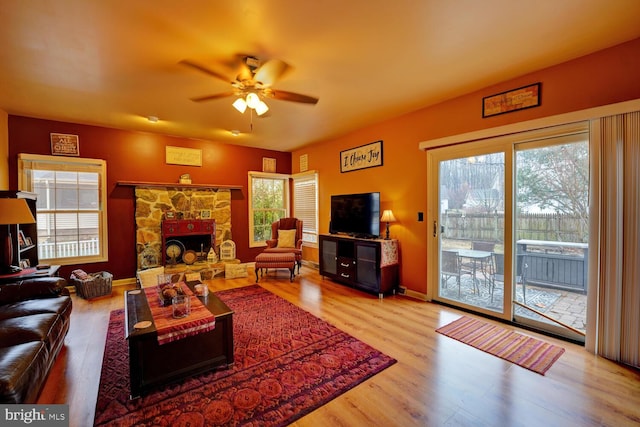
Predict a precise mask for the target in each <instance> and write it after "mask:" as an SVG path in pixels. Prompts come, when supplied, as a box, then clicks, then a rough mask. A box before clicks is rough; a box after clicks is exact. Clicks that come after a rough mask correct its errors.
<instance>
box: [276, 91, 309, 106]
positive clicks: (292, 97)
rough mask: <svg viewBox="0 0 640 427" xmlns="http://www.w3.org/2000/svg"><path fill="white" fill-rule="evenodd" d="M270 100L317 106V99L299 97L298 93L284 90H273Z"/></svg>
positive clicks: (304, 96) (305, 96)
mask: <svg viewBox="0 0 640 427" xmlns="http://www.w3.org/2000/svg"><path fill="white" fill-rule="evenodd" d="M271 98H274V99H279V100H282V101H292V102H302V103H304V104H317V103H318V98H314V97H312V96H307V95H301V94H299V93H294V92H287V91H286V90H273V91H272V96H271Z"/></svg>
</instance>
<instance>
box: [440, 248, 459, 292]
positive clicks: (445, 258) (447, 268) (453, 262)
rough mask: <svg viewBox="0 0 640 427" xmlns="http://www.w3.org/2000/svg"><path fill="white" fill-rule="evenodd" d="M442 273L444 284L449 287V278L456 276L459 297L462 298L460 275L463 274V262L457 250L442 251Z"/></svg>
mask: <svg viewBox="0 0 640 427" xmlns="http://www.w3.org/2000/svg"><path fill="white" fill-rule="evenodd" d="M440 254H441V255H440V273H441V274H442V285H443V287H444V288H446V287H447V283H448V282H449V279H450V278H452V277H455V279H456V283H457V284H458V298H460V285H461V280H460V276H461V275H462V264H461V262H460V257H459V256H458V253H457V252H454V251H442V252H441V253H440Z"/></svg>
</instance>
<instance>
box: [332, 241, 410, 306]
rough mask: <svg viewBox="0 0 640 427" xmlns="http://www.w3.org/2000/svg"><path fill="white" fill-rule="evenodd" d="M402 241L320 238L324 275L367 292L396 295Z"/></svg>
mask: <svg viewBox="0 0 640 427" xmlns="http://www.w3.org/2000/svg"><path fill="white" fill-rule="evenodd" d="M399 265H400V264H399V260H398V241H397V240H395V239H389V240H382V239H361V238H356V237H348V236H337V235H335V234H321V235H320V274H321V275H322V276H325V277H328V278H331V279H333V280H335V281H336V282H340V283H343V284H346V285H350V286H353V287H355V288H358V289H360V290H363V291H366V292H373V293H377V294H378V297H379V298H382V297H383V296H384V294H386V293H390V292H392V293H395V291H396V289H397V287H398V269H399Z"/></svg>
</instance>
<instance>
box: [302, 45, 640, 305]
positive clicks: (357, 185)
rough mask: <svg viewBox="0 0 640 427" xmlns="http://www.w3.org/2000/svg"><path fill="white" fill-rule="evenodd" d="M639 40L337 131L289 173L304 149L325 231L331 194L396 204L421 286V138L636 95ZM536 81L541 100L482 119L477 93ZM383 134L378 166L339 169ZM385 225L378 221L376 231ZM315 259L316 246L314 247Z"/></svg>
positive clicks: (422, 288)
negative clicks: (370, 196) (372, 195)
mask: <svg viewBox="0 0 640 427" xmlns="http://www.w3.org/2000/svg"><path fill="white" fill-rule="evenodd" d="M638 76H640V39H636V40H634V41H631V42H628V43H625V44H622V45H619V46H616V47H613V48H610V49H606V50H603V51H600V52H597V53H595V54H592V55H589V56H585V57H582V58H578V59H576V60H573V61H570V62H566V63H564V64H561V65H558V66H554V67H551V68H547V69H544V70H540V71H538V72H534V73H531V74H528V75H525V76H521V77H519V78H516V79H513V80H510V81H506V82H503V83H500V84H498V85H495V86H491V87H488V88H485V89H483V90H480V91H478V92H474V93H470V94H467V95H464V96H462V97H459V98H456V99H452V100H450V101H446V102H443V103H441V104H438V105H434V106H430V107H426V108H424V109H421V110H419V111H416V112H413V113H410V114H407V115H404V116H402V117H398V118H395V119H392V120H389V121H386V122H382V123H378V124H375V125H372V126H369V127H366V128H364V129H360V130H358V131H355V132H352V133H350V134H348V135H345V136H343V137H340V138H336V139H333V140H329V141H324V142H321V143H317V144H314V145H311V146H307V147H303V148H301V149H298V150H295V151H294V152H293V153H292V169H293V172H294V173H296V172H299V156H300V155H303V154H307V155H308V165H309V169H312V170H317V171H318V180H319V181H318V189H319V192H318V193H319V194H318V196H319V221H320V224H319V227H320V228H319V230H320V232H321V233H327V232H328V230H329V219H330V211H329V205H330V197H331V195H332V194H344V193H356V192H367V191H379V192H380V197H381V206H380V208H381V209H393V212H394V214H395V217H396V219H397V220H398V222H397V223H394V224H392V225H391V237H393V238H397V239H399V242H400V252H401V254H400V256H401V263H402V267H401V275H400V283H401V284H402V285H404V286H406V287H407V288H408V289H411V290H413V291H416V292H421V293H426V290H427V271H426V258H427V249H426V238H427V235H428V233H429V232H430V228H429V226H428V224H426V222H418V221H417V215H418V212H425V217H426V209H427V206H426V202H427V201H426V187H427V175H426V156H425V154H424V153H423V152H421V151H420V150H419V149H418V144H419V143H420V142H421V141H425V140H430V139H434V138H439V137H444V136H450V135H456V134H460V133H465V132H471V131H475V130H480V129H486V128H491V127H496V126H501V125H506V124H511V123H515V122H522V121H527V120H532V119H537V118H542V117H548V116H553V115H557V114H561V113H566V112H571V111H578V110H582V109H586V108H591V107H596V106H601V105H606V104H612V103H616V102H621V101H627V100H631V99H638V98H640V78H639V77H638ZM535 82H541V83H542V89H541V93H542V95H541V103H542V105H541V106H540V107H536V108H531V109H528V110H523V111H518V112H512V113H508V114H503V115H500V116H494V117H490V118H486V119H483V118H482V98H483V97H485V96H489V95H492V94H496V93H499V92H503V91H506V90H509V89H514V88H518V87H521V86H525V85H527V84H531V83H535ZM377 140H383V141H384V142H383V156H384V157H383V159H384V164H383V166H381V167H376V168H370V169H364V170H360V171H353V172H348V173H340V164H339V155H340V151H342V150H346V149H349V148H353V147H357V146H360V145H364V144H367V143H370V142H374V141H377ZM383 229H384V225H382V224H381V231H382V230H383ZM314 255H315V260H316V261H317V252H316V253H315V254H314Z"/></svg>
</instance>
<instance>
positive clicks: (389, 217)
mask: <svg viewBox="0 0 640 427" xmlns="http://www.w3.org/2000/svg"><path fill="white" fill-rule="evenodd" d="M380 222H386V223H387V236H386V237H385V238H384V239H385V240H389V223H390V222H396V217H395V216H393V212H391V209H386V210H384V211H382V218H380Z"/></svg>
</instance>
